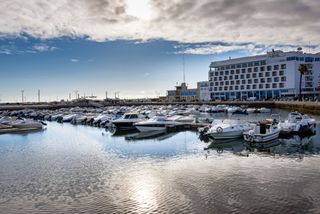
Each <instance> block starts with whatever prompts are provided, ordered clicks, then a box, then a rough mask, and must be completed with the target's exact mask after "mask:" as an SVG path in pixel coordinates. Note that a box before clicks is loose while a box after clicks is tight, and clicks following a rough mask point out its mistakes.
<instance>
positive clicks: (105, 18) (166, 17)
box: [0, 0, 320, 53]
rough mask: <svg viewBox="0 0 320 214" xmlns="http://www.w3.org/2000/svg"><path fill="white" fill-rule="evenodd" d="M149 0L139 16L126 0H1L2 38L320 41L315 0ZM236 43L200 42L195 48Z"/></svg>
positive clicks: (300, 43) (319, 5)
mask: <svg viewBox="0 0 320 214" xmlns="http://www.w3.org/2000/svg"><path fill="white" fill-rule="evenodd" d="M144 2H148V1H145V0H144ZM148 4H149V5H150V6H149V7H147V8H150V10H151V17H150V18H149V19H144V20H142V18H141V17H140V18H141V19H139V17H137V16H133V15H132V11H131V13H130V10H129V13H128V5H127V0H117V1H113V0H90V1H88V0H74V1H70V0H55V1H43V0H28V1H25V0H10V1H0V10H1V13H0V37H4V36H10V35H11V36H22V35H23V36H24V35H25V34H28V35H30V36H33V37H36V38H41V39H48V38H57V37H62V36H69V37H81V38H88V39H91V40H95V41H105V40H114V39H132V40H142V41H145V40H149V39H165V40H172V41H178V42H188V43H204V42H223V43H228V44H242V43H252V44H259V45H265V46H272V45H278V44H281V45H296V46H306V45H307V44H309V42H310V43H311V45H319V35H320V22H319V19H320V13H319V11H320V1H317V0H268V1H261V0H241V1H240V0H198V1H194V0H149V3H148ZM42 48H43V47H42ZM237 48H240V47H238V46H237V45H236V46H235V47H220V48H213V50H212V48H210V47H202V49H199V48H198V49H196V50H194V51H193V52H195V51H198V52H212V51H215V52H219V51H221V49H224V50H228V49H230V50H231V49H237ZM249 48H250V47H249ZM40 50H41V48H40ZM190 51H191V50H190ZM195 53H196V52H195Z"/></svg>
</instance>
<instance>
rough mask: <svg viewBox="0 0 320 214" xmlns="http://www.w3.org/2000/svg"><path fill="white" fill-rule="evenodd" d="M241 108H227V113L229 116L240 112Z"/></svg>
mask: <svg viewBox="0 0 320 214" xmlns="http://www.w3.org/2000/svg"><path fill="white" fill-rule="evenodd" d="M240 109H241V108H239V107H237V106H231V107H229V108H227V112H228V113H229V114H230V113H234V112H236V111H238V110H240Z"/></svg>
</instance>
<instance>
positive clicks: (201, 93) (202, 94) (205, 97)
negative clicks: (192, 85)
mask: <svg viewBox="0 0 320 214" xmlns="http://www.w3.org/2000/svg"><path fill="white" fill-rule="evenodd" d="M209 88H210V87H209V81H201V82H198V83H197V89H198V99H199V101H210V100H211V94H210V90H209Z"/></svg>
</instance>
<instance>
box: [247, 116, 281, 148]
mask: <svg viewBox="0 0 320 214" xmlns="http://www.w3.org/2000/svg"><path fill="white" fill-rule="evenodd" d="M279 134H280V128H279V125H278V123H276V122H275V120H272V119H266V120H262V121H259V122H258V123H257V124H256V125H255V126H253V128H252V129H251V130H248V131H246V132H244V133H243V137H244V140H245V141H248V142H254V143H264V142H268V141H272V140H275V139H277V138H278V137H279Z"/></svg>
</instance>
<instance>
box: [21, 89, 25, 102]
mask: <svg viewBox="0 0 320 214" xmlns="http://www.w3.org/2000/svg"><path fill="white" fill-rule="evenodd" d="M23 100H24V90H21V103H23Z"/></svg>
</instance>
